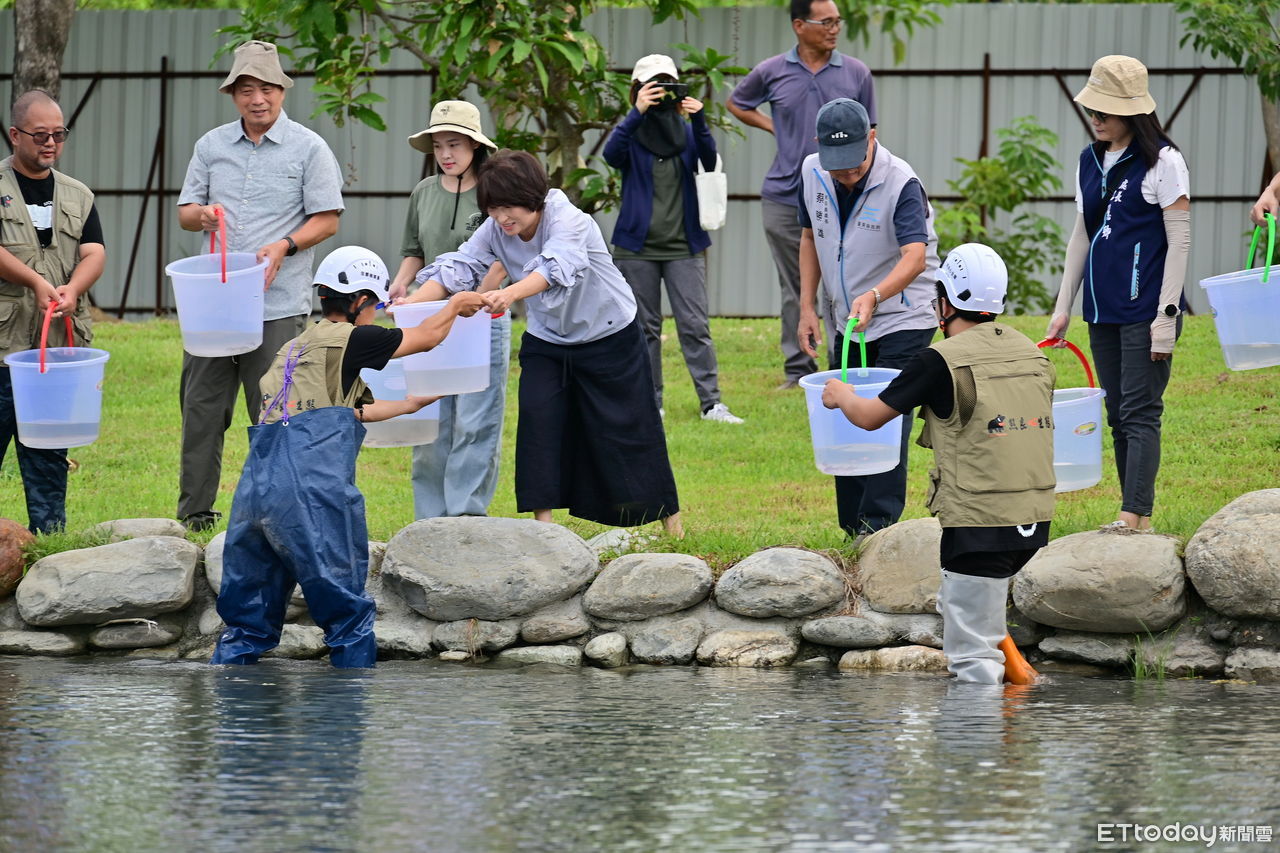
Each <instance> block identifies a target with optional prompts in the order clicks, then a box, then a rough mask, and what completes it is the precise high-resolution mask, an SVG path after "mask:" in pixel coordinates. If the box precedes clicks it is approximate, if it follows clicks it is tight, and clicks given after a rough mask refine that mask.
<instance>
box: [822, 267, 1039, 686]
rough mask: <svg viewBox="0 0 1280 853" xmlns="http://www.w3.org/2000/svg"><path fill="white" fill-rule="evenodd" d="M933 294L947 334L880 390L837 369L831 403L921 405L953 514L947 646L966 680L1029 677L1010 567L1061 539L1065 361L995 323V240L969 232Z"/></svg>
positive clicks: (933, 491)
mask: <svg viewBox="0 0 1280 853" xmlns="http://www.w3.org/2000/svg"><path fill="white" fill-rule="evenodd" d="M938 277H939V281H938V284H937V298H936V299H934V301H933V306H934V310H935V312H936V313H937V316H938V324H939V326H940V327H941V329H942V333H943V335H945V337H944V339H943V340H941V341H937V342H936V343H934V344H933V345H931V346H930V347H929V348H928V349H926V350H925V351H923V352H921V353H920V354H919V355H917V356H916V357H915V359H914V360H913V361H911V363H910V364H908V365H907V367H906V368H905V369H903V371H902V373H901V374H899V375H898V376H897V377H895V378H894V380H893V381H892V382H891V383H889V387H887V388H885V390H884V391H883V392H881V394H880V395H879V396H878V397H875V398H864V397H858V396H855V394H854V392H853V388H852V386H850V385H846V384H844V383H842V382H840V381H839V380H838V379H832V380H831V381H829V382H828V383H827V386H826V388H825V389H824V390H823V394H822V402H823V404H824V405H826V406H827V408H832V409H834V408H837V407H838V408H839V409H840V410H841V411H842V412H843V413H844V414H845V416H846V417H847V418H849V420H850V421H851V422H853V423H854V424H855V425H856V426H859V427H861V428H863V429H868V430H869V429H876V428H878V427H880V426H882V425H884V424H886V423H888V422H889V421H890V420H892V419H893V418H895V417H897V416H898V415H899V414H900V413H902V412H909V411H911V410H912V409H913V408H915V407H917V406H919V407H921V417H922V418H924V421H925V427H924V431H923V433H922V434H921V436H920V439H919V443H920V444H921V446H924V447H931V448H933V451H934V459H935V463H936V464H935V467H934V469H933V470H932V471H931V472H930V478H931V480H932V483H931V488H930V490H929V499H928V503H929V509H930V510H931V511H932V513H933V514H934V515H935V516H937V517H938V521H939V522H940V523H941V525H942V545H941V555H940V556H941V562H942V586H941V589H940V591H939V595H938V610H939V611H940V612H941V613H942V625H943V640H942V646H943V652H944V653H945V654H946V656H947V665H948V668H949V669H950V670H951V671H952V672H953V673H955V675H956V678H957V679H959V680H961V681H973V682H979V683H985V684H999V683H1000V682H1001V680H1002V679H1007V680H1010V681H1014V682H1015V683H1025V682H1026V681H1029V680H1031V679H1033V678H1034V676H1035V671H1034V670H1032V669H1031V668H1030V667H1029V666H1027V665H1026V662H1025V661H1023V660H1022V657H1021V655H1019V654H1018V650H1017V647H1016V646H1015V645H1014V644H1013V642H1012V641H1011V640H1009V638H1008V636H1007V632H1006V626H1005V606H1006V603H1007V600H1008V596H1009V578H1011V577H1012V576H1013V575H1014V574H1016V573H1017V572H1018V571H1019V570H1020V569H1021V568H1022V567H1023V566H1024V565H1026V563H1027V561H1028V560H1030V559H1031V557H1032V556H1033V555H1034V554H1035V552H1036V551H1037V550H1039V549H1040V548H1041V547H1043V546H1044V545H1046V544H1047V543H1048V541H1049V520H1050V519H1051V518H1052V517H1053V506H1054V486H1055V478H1054V473H1053V414H1052V407H1053V384H1054V379H1055V373H1054V369H1053V365H1052V364H1050V363H1049V360H1048V359H1047V358H1046V357H1045V356H1044V355H1043V354H1042V353H1041V352H1040V350H1039V349H1037V348H1036V345H1035V344H1034V343H1033V342H1032V341H1031V340H1030V339H1029V338H1027V337H1026V336H1025V335H1023V334H1021V333H1020V332H1018V331H1016V330H1015V329H1012V328H1010V327H1008V326H1004V325H1001V324H999V323H996V322H994V320H995V319H996V316H997V315H999V314H1000V313H1002V312H1003V311H1004V300H1005V293H1006V291H1007V289H1008V273H1007V271H1006V269H1005V265H1004V261H1002V260H1001V259H1000V256H999V255H998V254H996V252H995V251H994V250H993V249H991V248H990V247H988V246H983V245H981V244H978V243H966V244H964V245H963V246H958V247H957V248H955V249H953V250H952V251H951V253H950V254H949V255H947V259H946V262H945V263H944V264H943V265H942V267H941V268H940V269H939V270H938Z"/></svg>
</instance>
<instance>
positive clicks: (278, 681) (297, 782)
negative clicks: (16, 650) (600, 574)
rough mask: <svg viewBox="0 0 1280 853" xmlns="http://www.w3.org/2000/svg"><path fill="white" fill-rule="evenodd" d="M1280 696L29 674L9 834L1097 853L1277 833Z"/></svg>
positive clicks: (363, 676)
mask: <svg viewBox="0 0 1280 853" xmlns="http://www.w3.org/2000/svg"><path fill="white" fill-rule="evenodd" d="M1277 699H1280V690H1277V689H1276V688H1274V687H1258V686H1243V685H1228V684H1212V683H1207V682H1195V681H1178V682H1164V683H1145V684H1136V683H1133V682H1127V681H1107V680H1085V679H1079V678H1069V677H1063V676H1060V677H1058V679H1057V680H1056V681H1054V682H1053V683H1050V684H1048V685H1043V686H1037V687H1034V688H1028V689H1017V690H1009V689H1002V688H986V687H982V686H979V685H960V684H955V683H953V682H951V681H950V680H948V679H945V678H938V677H932V676H919V675H900V676H884V675H881V676H870V675H857V676H855V675H840V674H837V673H832V672H824V671H777V672H769V671H765V672H757V671H737V670H710V669H699V668H688V669H684V668H663V669H643V668H642V669H636V670H632V671H628V672H616V671H613V672H606V671H601V670H591V669H588V670H583V671H581V672H578V671H564V670H555V669H545V668H537V667H533V668H529V669H525V670H500V669H489V668H470V667H464V666H456V665H447V664H439V663H407V662H406V663H391V664H387V665H383V666H381V667H380V668H379V669H378V670H376V671H374V672H372V673H366V672H357V673H352V672H346V671H335V670H332V669H331V668H329V667H327V666H323V665H320V664H316V663H308V662H287V661H273V662H271V663H266V664H263V665H260V666H259V667H256V668H244V669H240V668H235V669H230V668H229V669H226V670H224V669H218V668H211V667H207V666H204V665H202V664H190V665H188V664H172V663H170V664H144V663H141V662H136V661H123V660H122V661H93V662H65V661H47V660H42V661H34V660H21V659H13V658H9V659H0V744H3V745H4V746H3V749H4V756H5V758H4V761H3V762H0V838H7V839H11V840H13V841H14V846H13V847H12V849H15V850H26V849H33V850H34V849H42V850H43V849H59V848H63V849H92V850H115V849H120V850H173V849H197V848H198V849H202V850H212V851H224V850H225V851H236V853H244V851H254V850H335V851H336V850H359V851H364V850H370V851H373V850H377V851H384V850H395V851H400V850H430V851H453V850H457V851H474V850H483V851H488V850H601V849H607V850H646V851H648V850H682V851H683V850H842V849H849V850H912V851H915V850H992V849H1007V850H1086V849H1093V848H1094V847H1095V846H1096V844H1095V838H1096V825H1097V824H1098V823H1099V822H1110V823H1115V822H1126V821H1128V822H1140V823H1153V824H1164V823H1174V822H1181V823H1184V824H1186V823H1193V822H1194V823H1204V824H1210V825H1221V824H1239V825H1264V824H1265V825H1270V826H1275V825H1276V824H1277V823H1280V781H1278V780H1277V779H1276V774H1275V773H1274V770H1273V768H1274V767H1276V766H1280V737H1277V735H1276V732H1277V731H1280V725H1278V724H1280V702H1277ZM0 846H2V845H0ZM1115 849H1122V848H1115ZM1149 849H1155V848H1149ZM1215 849H1219V850H1221V849H1230V847H1229V846H1228V845H1218V846H1216V847H1215ZM1244 849H1248V848H1244Z"/></svg>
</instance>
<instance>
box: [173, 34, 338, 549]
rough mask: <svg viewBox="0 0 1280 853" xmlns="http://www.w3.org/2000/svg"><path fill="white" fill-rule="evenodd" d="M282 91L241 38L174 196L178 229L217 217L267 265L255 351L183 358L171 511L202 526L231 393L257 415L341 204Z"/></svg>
mask: <svg viewBox="0 0 1280 853" xmlns="http://www.w3.org/2000/svg"><path fill="white" fill-rule="evenodd" d="M292 86H293V81H292V80H291V79H289V77H287V76H286V75H285V73H284V71H283V69H281V67H280V57H279V54H278V53H277V51H276V46H275V45H273V44H268V43H267V42H262V41H249V42H245V43H244V44H242V45H240V46H239V47H238V48H236V51H235V59H234V61H233V62H232V66H231V73H229V74H228V75H227V78H226V79H225V80H223V81H222V84H221V86H219V88H218V91H220V92H223V93H224V94H229V95H230V96H231V100H232V102H233V103H234V104H235V107H236V110H237V111H239V113H240V118H239V119H237V120H236V121H233V122H230V123H228V124H224V125H222V126H220V127H216V128H214V129H213V130H211V131H209V132H208V133H206V134H205V135H204V136H202V137H200V139H199V140H198V141H197V142H196V145H195V151H194V152H193V153H192V155H191V162H190V164H189V165H188V166H187V175H186V180H185V181H184V182H183V186H182V193H181V195H179V196H178V222H179V224H181V226H182V227H183V228H184V229H185V230H187V231H217V230H218V229H219V218H221V219H222V220H224V221H225V227H226V235H227V251H229V252H253V253H255V254H256V255H257V256H258V259H259V260H265V261H266V262H267V268H266V283H267V289H266V297H265V300H264V302H265V305H264V322H263V326H262V344H261V346H259V347H258V348H257V349H256V350H254V351H252V352H248V353H244V354H243V355H237V356H222V357H215V358H205V357H200V356H193V355H191V354H189V353H183V356H182V384H181V387H180V390H179V396H180V399H181V403H182V461H181V471H180V474H179V496H178V518H180V519H181V520H182V521H183V523H185V524H186V525H187V526H188V527H190V528H191V529H194V530H203V529H206V528H209V527H212V526H213V525H214V524H216V523H217V521H218V518H219V515H220V514H219V513H218V512H216V511H214V508H213V504H214V500H215V499H216V498H217V496H218V481H219V478H220V476H221V473H222V441H223V434H224V433H225V432H226V430H227V427H229V426H230V425H231V415H232V412H233V410H234V407H235V401H236V394H237V393H238V390H239V389H240V388H243V389H244V400H245V407H246V408H247V409H248V411H249V420H250V421H251V422H256V421H257V419H258V412H259V409H260V408H261V405H262V400H261V396H260V393H259V390H258V381H259V380H260V379H261V378H262V374H263V373H264V372H265V371H266V370H267V368H268V367H269V366H270V364H271V361H272V359H273V358H274V357H275V354H276V351H277V350H278V349H280V347H281V346H282V345H283V344H284V343H286V342H287V341H289V340H292V339H293V338H295V337H297V336H298V335H299V334H301V333H302V329H303V326H304V325H305V323H306V318H307V315H309V314H310V313H311V300H312V276H311V261H312V247H313V246H315V245H316V244H318V243H320V242H322V241H324V240H326V239H328V238H329V237H332V236H333V235H334V234H336V233H337V231H338V216H339V214H341V213H342V210H343V204H342V173H341V170H340V169H339V168H338V161H337V159H336V158H335V157H334V156H333V152H332V151H330V150H329V146H328V145H327V144H325V141H324V140H323V139H321V138H320V137H319V136H318V135H317V134H316V133H315V132H313V131H311V130H309V129H307V128H305V127H303V126H302V125H300V124H298V123H297V122H295V121H293V120H291V119H290V118H289V117H288V116H287V115H285V112H284V109H283V107H284V99H285V90H286V89H289V88H291V87H292ZM220 215H221V217H220ZM201 250H202V249H201Z"/></svg>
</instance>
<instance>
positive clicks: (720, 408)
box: [702, 403, 746, 424]
mask: <svg viewBox="0 0 1280 853" xmlns="http://www.w3.org/2000/svg"><path fill="white" fill-rule="evenodd" d="M702 419H703V420H704V421H719V422H720V423H722V424H741V423H746V421H744V420H743V419H742V418H740V417H738V416H737V415H735V414H734V413H733V412H731V411H729V407H728V406H726V405H725V404H724V403H716V404H715V405H714V406H712V407H711V408H709V409H707V410H706V411H705V412H703V413H702Z"/></svg>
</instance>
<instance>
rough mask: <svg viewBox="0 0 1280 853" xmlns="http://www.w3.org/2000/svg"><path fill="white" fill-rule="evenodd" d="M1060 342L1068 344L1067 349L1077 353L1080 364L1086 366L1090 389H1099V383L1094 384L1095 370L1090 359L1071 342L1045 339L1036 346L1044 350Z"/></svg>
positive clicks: (1085, 373) (1085, 371)
mask: <svg viewBox="0 0 1280 853" xmlns="http://www.w3.org/2000/svg"><path fill="white" fill-rule="evenodd" d="M1059 341H1062V343H1064V344H1066V345H1067V349H1069V350H1071V351H1072V352H1073V353H1075V354H1076V358H1078V359H1080V363H1081V364H1082V365H1084V375H1085V376H1086V377H1087V378H1088V380H1089V387H1090V388H1097V387H1098V383H1096V382H1094V381H1093V368H1092V367H1090V366H1089V359H1087V358H1085V357H1084V353H1082V352H1081V351H1080V347H1078V346H1076V345H1075V344H1073V343H1071V341H1068V340H1064V339H1063V338H1045V339H1044V340H1043V341H1041V342H1040V343H1038V344H1036V346H1038V347H1041V348H1043V347H1047V346H1053V345H1054V344H1056V343H1058V342H1059Z"/></svg>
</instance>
